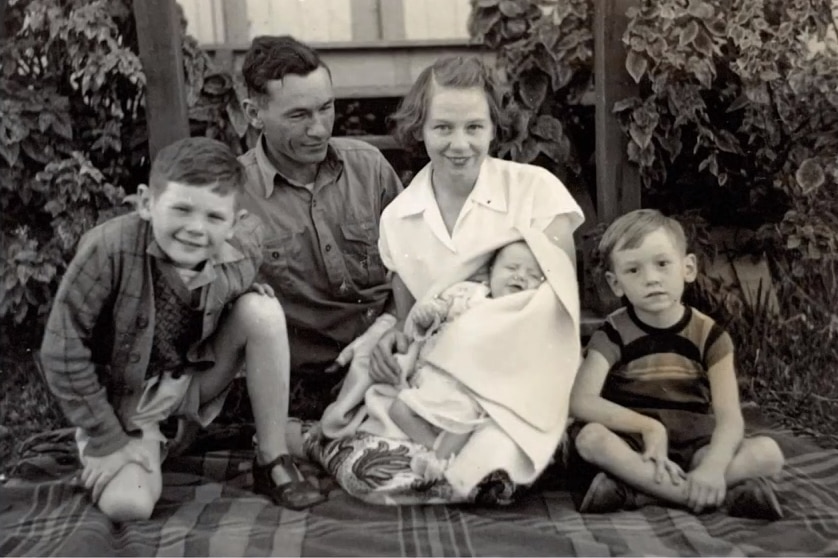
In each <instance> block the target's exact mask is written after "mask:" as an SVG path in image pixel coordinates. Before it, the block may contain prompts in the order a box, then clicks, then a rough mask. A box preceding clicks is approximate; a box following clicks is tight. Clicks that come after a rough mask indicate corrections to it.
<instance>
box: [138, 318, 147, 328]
mask: <svg viewBox="0 0 838 558" xmlns="http://www.w3.org/2000/svg"><path fill="white" fill-rule="evenodd" d="M147 325H148V318H146V317H145V316H140V317H138V318H137V327H138V328H140V329H142V328H144V327H146V326H147Z"/></svg>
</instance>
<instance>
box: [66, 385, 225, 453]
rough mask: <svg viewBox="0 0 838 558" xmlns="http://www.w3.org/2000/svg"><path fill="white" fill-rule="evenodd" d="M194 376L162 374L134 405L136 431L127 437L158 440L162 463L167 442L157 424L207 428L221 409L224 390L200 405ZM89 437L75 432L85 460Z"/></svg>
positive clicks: (198, 388)
mask: <svg viewBox="0 0 838 558" xmlns="http://www.w3.org/2000/svg"><path fill="white" fill-rule="evenodd" d="M200 387H201V386H200V384H199V382H197V381H195V374H192V373H189V372H186V373H183V374H180V375H178V376H177V377H173V376H172V373H171V372H163V373H162V374H159V375H157V376H154V377H153V378H149V379H147V380H146V381H145V383H144V385H143V394H142V396H140V401H139V403H137V410H136V412H135V414H134V416H132V417H131V422H133V423H134V424H135V425H136V426H137V428H138V430H137V431H134V432H129V435H131V436H134V437H137V438H143V439H144V440H158V441H159V442H160V444H161V461H162V460H164V459H165V458H166V451H165V448H166V443H167V442H168V440H167V438H166V437H165V436H164V435H163V433H162V432H161V431H160V423H161V422H163V421H164V420H166V419H167V418H169V417H183V418H186V419H189V420H191V421H192V422H197V423H198V424H200V425H201V426H207V425H209V424H210V423H211V422H212V421H213V420H215V418H216V417H217V416H218V414H219V413H220V412H221V408H222V407H223V406H224V399H225V398H226V396H227V392H228V391H229V390H230V388H229V386H228V387H227V389H225V390H224V391H222V392H221V393H220V394H218V395H217V396H216V397H215V398H214V399H212V400H210V401H208V402H206V403H204V404H203V405H202V404H201V390H200ZM89 440H90V436H89V435H88V434H87V432H85V431H84V430H83V429H81V428H77V429H76V445H77V447H78V449H79V455H80V456H82V457H84V450H85V448H86V447H87V443H88V441H89Z"/></svg>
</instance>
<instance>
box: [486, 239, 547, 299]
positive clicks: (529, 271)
mask: <svg viewBox="0 0 838 558" xmlns="http://www.w3.org/2000/svg"><path fill="white" fill-rule="evenodd" d="M543 282H544V273H543V272H542V271H541V266H539V265H538V262H537V261H536V259H535V256H533V253H532V252H531V251H530V249H529V248H528V247H527V245H526V244H524V243H523V242H516V243H514V244H510V245H508V246H505V247H504V248H502V249H501V251H500V252H498V255H497V257H496V258H495V262H494V264H493V265H492V269H491V271H489V290H490V291H491V293H492V298H499V297H502V296H505V295H509V294H514V293H520V292H521V291H528V290H530V289H535V288H537V287H538V286H539V285H540V284H541V283H543Z"/></svg>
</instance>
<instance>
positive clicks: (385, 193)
mask: <svg viewBox="0 0 838 558" xmlns="http://www.w3.org/2000/svg"><path fill="white" fill-rule="evenodd" d="M379 161H380V165H379V168H378V180H379V184H380V185H381V218H380V219H379V222H378V252H379V254H380V255H381V261H382V263H383V264H384V267H386V268H387V269H388V270H390V271H393V267H394V266H395V262H393V257H392V255H391V252H390V245H389V243H388V241H387V230H386V229H387V225H386V221H385V219H384V210H385V209H386V208H387V206H388V205H390V202H392V201H393V200H394V199H396V196H398V195H399V194H400V193H401V192H402V190H403V189H404V188H403V187H402V183H401V180H399V177H398V175H397V174H396V171H395V170H393V167H392V166H390V163H389V162H387V159H385V158H384V155H381V156H380V159H379Z"/></svg>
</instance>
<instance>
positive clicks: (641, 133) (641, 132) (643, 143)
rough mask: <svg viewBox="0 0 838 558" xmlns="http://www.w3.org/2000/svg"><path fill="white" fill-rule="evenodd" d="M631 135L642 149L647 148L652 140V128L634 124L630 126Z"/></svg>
mask: <svg viewBox="0 0 838 558" xmlns="http://www.w3.org/2000/svg"><path fill="white" fill-rule="evenodd" d="M629 135H630V136H631V139H632V140H634V142H635V143H636V144H637V145H638V146H639V147H640V148H641V149H646V147H647V146H648V145H649V143H650V142H651V141H652V130H649V129H646V128H641V127H639V126H636V125H634V124H632V125H631V126H630V127H629Z"/></svg>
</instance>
